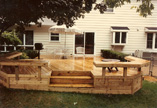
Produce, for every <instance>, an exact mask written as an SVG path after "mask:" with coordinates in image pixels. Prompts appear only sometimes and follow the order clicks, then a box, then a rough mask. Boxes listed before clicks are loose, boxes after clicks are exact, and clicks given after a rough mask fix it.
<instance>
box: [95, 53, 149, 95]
mask: <svg viewBox="0 0 157 108" xmlns="http://www.w3.org/2000/svg"><path fill="white" fill-rule="evenodd" d="M125 59H126V60H127V61H128V62H103V61H100V60H99V61H94V65H95V67H96V69H98V70H96V69H95V70H93V71H92V74H93V77H94V87H95V88H99V89H102V88H104V90H106V93H107V94H134V93H135V92H136V91H138V90H139V89H141V88H142V80H143V78H142V71H141V67H144V66H148V65H149V64H150V61H148V60H144V59H140V58H136V57H132V56H127V57H125ZM107 67H119V68H120V71H117V74H118V73H122V75H119V74H118V75H117V76H116V75H115V74H114V73H113V74H111V75H109V73H108V70H107ZM101 68H102V69H101ZM130 72H131V73H132V72H135V73H136V74H132V75H130ZM127 74H128V75H127Z"/></svg>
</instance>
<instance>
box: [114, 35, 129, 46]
mask: <svg viewBox="0 0 157 108" xmlns="http://www.w3.org/2000/svg"><path fill="white" fill-rule="evenodd" d="M126 43H127V32H113V44H115V45H116V44H117V45H120V44H121V45H122V44H126Z"/></svg>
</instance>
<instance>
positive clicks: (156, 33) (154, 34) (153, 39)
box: [146, 32, 157, 50]
mask: <svg viewBox="0 0 157 108" xmlns="http://www.w3.org/2000/svg"><path fill="white" fill-rule="evenodd" d="M148 33H152V34H153V38H152V48H147V44H148V43H147V39H148ZM155 38H157V32H147V33H146V49H147V50H157V48H155ZM156 44H157V43H156Z"/></svg>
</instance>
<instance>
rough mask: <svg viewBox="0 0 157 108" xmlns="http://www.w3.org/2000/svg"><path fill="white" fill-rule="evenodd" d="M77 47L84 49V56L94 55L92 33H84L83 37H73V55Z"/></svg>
mask: <svg viewBox="0 0 157 108" xmlns="http://www.w3.org/2000/svg"><path fill="white" fill-rule="evenodd" d="M77 47H85V54H94V33H93V32H86V33H84V34H83V35H75V47H74V48H75V54H76V48H77Z"/></svg>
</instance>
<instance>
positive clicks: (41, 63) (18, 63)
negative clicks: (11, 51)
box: [0, 59, 48, 80]
mask: <svg viewBox="0 0 157 108" xmlns="http://www.w3.org/2000/svg"><path fill="white" fill-rule="evenodd" d="M0 65H1V66H13V67H15V76H16V80H19V66H37V67H38V69H37V72H38V79H39V80H41V67H42V66H48V61H44V60H32V59H30V60H8V59H6V60H4V59H3V60H2V61H0Z"/></svg>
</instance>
